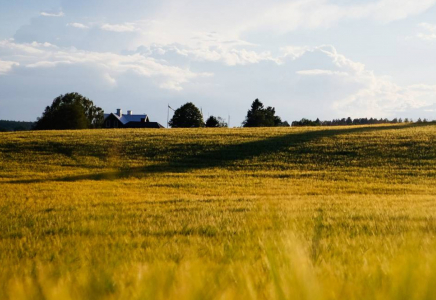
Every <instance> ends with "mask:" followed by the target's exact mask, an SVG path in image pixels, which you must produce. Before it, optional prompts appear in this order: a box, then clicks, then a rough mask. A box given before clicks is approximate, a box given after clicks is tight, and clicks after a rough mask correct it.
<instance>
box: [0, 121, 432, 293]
mask: <svg viewBox="0 0 436 300" xmlns="http://www.w3.org/2000/svg"><path fill="white" fill-rule="evenodd" d="M435 176H436V126H435V125H432V124H409V125H380V126H366V127H365V126H354V127H322V128H319V127H317V128H269V129H172V130H140V129H139V130H138V129H132V130H87V131H53V132H15V133H0V211H1V213H0V261H1V262H2V264H1V266H0V268H1V271H0V283H1V285H0V299H85V298H87V299H171V298H172V299H174V298H177V299H192V298H196V299H218V298H219V299H259V298H260V299H291V298H293V299H386V298H389V299H423V298H426V297H427V298H428V299H431V298H432V295H435V294H436V285H435V284H434V283H435V278H436V247H435V246H436V243H435V233H436V203H435V197H434V195H435V194H436V185H435V183H436V182H435Z"/></svg>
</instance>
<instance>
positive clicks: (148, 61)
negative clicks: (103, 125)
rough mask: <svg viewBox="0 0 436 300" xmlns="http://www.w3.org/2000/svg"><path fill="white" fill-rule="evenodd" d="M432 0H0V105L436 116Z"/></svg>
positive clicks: (34, 113)
mask: <svg viewBox="0 0 436 300" xmlns="http://www.w3.org/2000/svg"><path fill="white" fill-rule="evenodd" d="M435 65H436V0H415V1H410V0H407V1H406V0H395V1H394V0H372V1H363V0H354V1H350V0H336V1H334V0H330V1H329V0H291V1H284V0H270V1H259V0H235V1H217V0H213V1H212V0H203V1H198V0H196V1H194V0H160V1H158V0H153V1H144V0H124V1H119V0H86V1H85V0H75V1H70V0H68V1H67V0H15V1H2V2H0V119H15V120H35V119H36V118H37V117H38V116H40V115H41V112H42V111H43V109H44V107H45V106H47V105H49V104H50V103H51V101H52V100H53V99H54V98H55V97H56V96H58V95H60V94H64V93H68V92H73V91H74V92H79V93H81V94H83V95H84V96H86V97H89V98H90V99H91V100H93V101H94V103H95V104H97V105H98V106H101V107H102V108H103V109H104V110H105V111H106V112H111V111H115V109H117V108H123V109H124V110H128V109H131V110H133V111H134V112H136V113H144V112H145V113H148V114H149V116H150V119H151V120H153V121H159V122H161V123H162V124H164V123H166V107H167V104H170V105H171V106H172V107H179V106H180V105H182V104H183V103H185V102H187V101H191V102H193V103H194V104H196V105H197V106H198V107H201V108H202V110H203V113H204V115H205V117H207V116H208V115H216V116H222V117H224V118H227V117H228V116H229V115H230V116H231V125H232V126H239V125H240V124H241V122H242V121H243V119H244V116H245V114H246V111H247V110H248V109H249V107H250V104H251V102H252V101H253V100H254V99H255V98H259V99H260V100H261V101H262V102H264V104H265V105H268V106H274V107H275V108H276V111H277V113H278V115H280V116H281V117H282V119H285V120H288V121H293V120H297V119H301V118H303V117H305V118H317V117H319V118H321V119H332V118H338V117H347V116H351V117H353V118H354V117H388V118H393V117H403V118H405V117H409V118H415V119H416V118H418V117H421V118H428V119H436V68H435V67H434V66H435Z"/></svg>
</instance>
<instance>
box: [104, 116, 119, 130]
mask: <svg viewBox="0 0 436 300" xmlns="http://www.w3.org/2000/svg"><path fill="white" fill-rule="evenodd" d="M122 127H123V124H122V123H121V122H120V121H119V120H118V119H117V118H115V117H114V116H113V115H110V116H109V117H107V118H106V119H105V120H104V128H122Z"/></svg>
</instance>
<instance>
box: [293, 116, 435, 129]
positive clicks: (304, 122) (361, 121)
mask: <svg viewBox="0 0 436 300" xmlns="http://www.w3.org/2000/svg"><path fill="white" fill-rule="evenodd" d="M427 122H429V121H428V120H427V119H421V118H419V119H418V120H417V121H416V123H427ZM398 123H414V121H413V119H409V118H405V119H404V120H403V119H402V118H394V119H392V120H389V119H386V118H385V119H383V118H380V119H377V118H369V119H368V118H357V119H351V118H350V117H348V118H342V119H334V120H331V121H320V119H316V120H315V121H313V120H309V119H305V118H303V119H301V120H300V121H294V122H292V126H293V127H302V126H347V125H348V126H350V125H374V124H398Z"/></svg>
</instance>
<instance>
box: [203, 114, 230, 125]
mask: <svg viewBox="0 0 436 300" xmlns="http://www.w3.org/2000/svg"><path fill="white" fill-rule="evenodd" d="M206 127H227V123H226V121H224V119H223V118H221V117H217V118H216V117H214V116H210V117H209V118H208V119H207V121H206Z"/></svg>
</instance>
